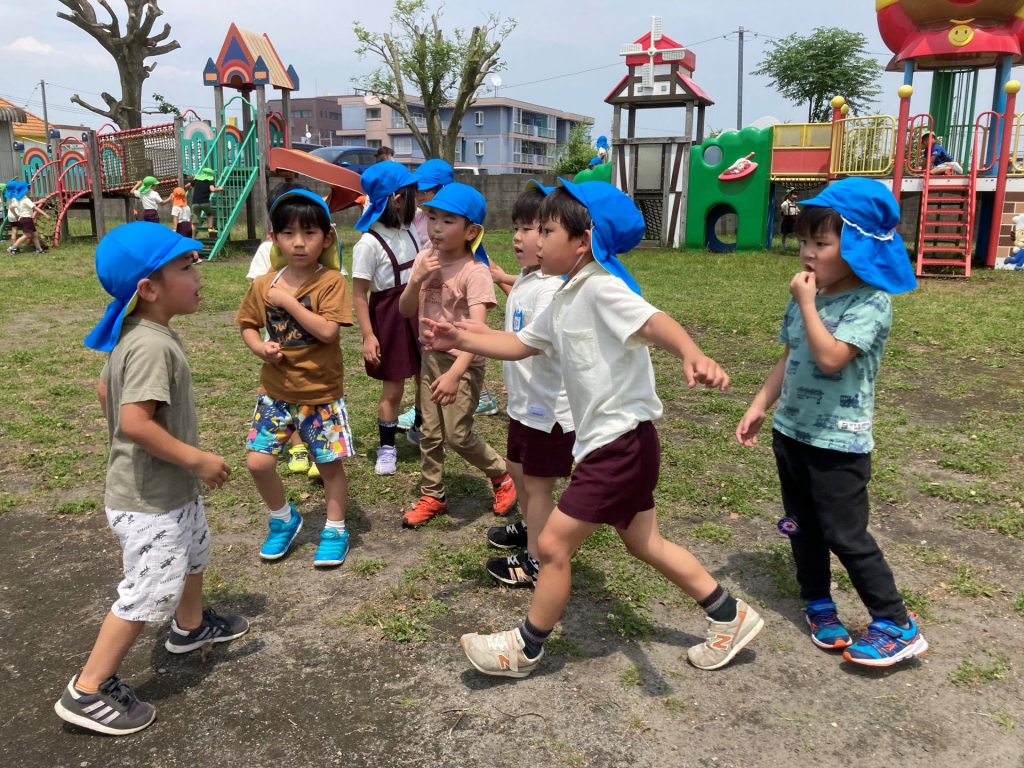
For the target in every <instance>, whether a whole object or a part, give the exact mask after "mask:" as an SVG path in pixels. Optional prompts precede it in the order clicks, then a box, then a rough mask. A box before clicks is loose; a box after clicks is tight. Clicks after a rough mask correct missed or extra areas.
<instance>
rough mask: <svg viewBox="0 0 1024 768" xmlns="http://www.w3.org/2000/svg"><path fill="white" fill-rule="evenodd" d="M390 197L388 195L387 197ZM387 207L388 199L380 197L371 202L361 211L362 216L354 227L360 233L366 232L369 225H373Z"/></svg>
mask: <svg viewBox="0 0 1024 768" xmlns="http://www.w3.org/2000/svg"><path fill="white" fill-rule="evenodd" d="M388 197H390V195H388ZM387 207H388V198H387V197H382V198H380V199H379V200H374V201H372V202H371V203H370V204H369V205H368V206H367V207H366V210H365V211H363V215H362V216H360V217H359V221H357V222H356V224H355V227H353V229H356V230H358V231H360V232H367V231H369V229H370V225H371V224H373V222H375V221H376V220H377V219H379V218H380V217H381V216H382V215H383V214H384V209H385V208H387Z"/></svg>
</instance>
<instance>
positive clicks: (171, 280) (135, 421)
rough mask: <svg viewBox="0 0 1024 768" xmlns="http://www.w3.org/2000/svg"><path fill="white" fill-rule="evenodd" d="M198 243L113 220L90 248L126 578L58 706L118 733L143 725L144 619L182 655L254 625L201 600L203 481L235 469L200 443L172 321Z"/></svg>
mask: <svg viewBox="0 0 1024 768" xmlns="http://www.w3.org/2000/svg"><path fill="white" fill-rule="evenodd" d="M199 247H200V244H199V243H198V242H196V241H195V240H187V239H185V238H183V237H181V236H180V235H177V234H175V233H174V232H171V231H170V230H169V229H167V228H166V227H161V226H159V225H157V224H152V223H143V222H140V223H133V224H125V225H124V226H121V227H118V228H117V229H115V230H113V231H111V232H110V234H108V235H107V236H106V237H105V238H103V240H102V241H101V242H100V244H99V247H98V248H97V249H96V273H97V275H98V276H99V279H100V282H101V283H102V284H103V288H104V290H106V291H107V293H109V294H110V295H111V296H113V297H114V300H113V301H112V302H110V304H108V305H107V311H106V314H105V315H104V317H103V319H102V320H101V321H100V324H99V325H97V326H96V328H94V329H93V331H92V333H90V334H89V336H88V337H86V339H85V343H86V345H87V346H89V347H91V348H92V349H96V350H99V351H101V352H110V357H109V358H108V360H107V363H106V365H104V366H103V372H102V373H101V374H100V381H99V386H98V393H99V399H100V407H101V408H102V409H103V413H104V415H105V416H106V418H107V430H108V434H109V440H110V456H109V458H108V460H107V487H106V496H105V499H104V503H105V505H106V509H107V522H108V523H109V524H110V528H111V530H113V531H114V533H116V534H117V536H118V539H119V540H120V543H121V550H122V562H123V567H124V580H123V581H121V583H120V584H119V585H118V588H117V591H118V593H119V598H118V600H117V601H116V602H115V603H114V605H113V607H112V608H111V610H110V612H109V613H108V614H107V617H106V618H105V619H104V621H103V626H102V627H101V628H100V632H99V637H97V638H96V644H95V645H94V646H93V649H92V653H91V654H90V655H89V659H88V661H86V663H85V667H84V668H83V669H82V671H81V673H79V674H77V675H75V676H74V677H73V678H72V679H71V682H70V683H68V686H67V688H65V689H64V693H63V694H62V695H61V697H60V700H59V701H57V703H56V704H55V705H54V709H55V710H56V712H57V715H58V716H60V718H61V719H62V720H66V721H67V722H69V723H73V724H75V725H78V726H81V727H82V728H88V729H89V730H92V731H96V732H98V733H106V734H111V735H115V736H120V735H125V734H129V733H135V732H136V731H141V730H142V729H143V728H146V727H147V726H149V725H150V724H151V723H152V722H153V720H154V718H155V717H156V710H155V709H154V708H153V706H152V705H151V704H146V703H144V702H141V701H139V700H138V698H137V697H136V695H135V692H134V691H133V690H132V689H131V688H130V687H129V686H128V685H126V684H125V683H123V682H121V680H120V679H118V677H117V671H118V668H119V667H120V666H121V662H122V661H123V660H124V657H125V656H127V655H128V651H129V650H130V649H131V647H132V645H133V644H134V643H135V640H136V639H137V638H138V636H139V633H140V632H141V631H142V630H143V628H144V627H145V625H146V622H162V621H166V620H167V619H168V618H171V617H172V616H173V617H174V618H173V619H172V621H171V628H170V633H169V635H168V638H167V641H166V643H165V647H166V648H167V650H168V651H170V652H171V653H187V652H188V651H194V650H196V649H198V648H202V647H203V646H205V645H207V644H208V643H223V642H226V641H228V640H233V639H234V638H236V637H240V636H242V635H244V634H245V633H246V632H248V631H249V622H248V621H246V620H245V619H244V618H242V617H241V616H219V615H218V614H217V613H216V612H215V611H213V610H212V609H210V608H207V609H205V610H204V609H203V570H204V569H205V568H206V564H207V561H208V560H209V557H210V529H209V528H208V527H207V525H206V515H205V513H204V511H203V500H202V497H201V496H200V492H201V487H200V481H202V482H203V483H205V484H206V485H208V486H209V487H211V488H219V487H220V486H221V485H223V484H224V483H225V482H226V481H227V479H228V475H229V474H230V473H231V469H230V467H228V465H227V462H225V461H224V459H222V458H221V457H220V456H217V455H215V454H212V453H206V452H205V451H201V450H199V447H198V446H199V436H198V428H197V418H196V406H195V400H194V394H193V391H192V378H191V374H190V372H189V366H188V359H187V358H186V357H185V350H184V348H183V347H182V344H181V340H180V339H179V338H178V334H176V333H175V332H174V331H172V330H171V329H170V328H169V327H168V324H169V322H170V321H171V319H173V318H174V317H175V316H176V315H190V314H192V313H194V312H196V311H198V309H199V302H200V296H199V289H200V288H201V287H202V286H201V283H200V279H199V273H198V272H197V271H196V269H195V267H193V266H192V253H193V252H194V251H195V250H196V249H197V248H199Z"/></svg>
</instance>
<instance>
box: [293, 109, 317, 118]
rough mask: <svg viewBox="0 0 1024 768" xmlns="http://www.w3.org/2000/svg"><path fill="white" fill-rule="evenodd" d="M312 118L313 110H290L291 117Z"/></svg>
mask: <svg viewBox="0 0 1024 768" xmlns="http://www.w3.org/2000/svg"><path fill="white" fill-rule="evenodd" d="M312 116H313V110H312V109H293V110H292V117H312Z"/></svg>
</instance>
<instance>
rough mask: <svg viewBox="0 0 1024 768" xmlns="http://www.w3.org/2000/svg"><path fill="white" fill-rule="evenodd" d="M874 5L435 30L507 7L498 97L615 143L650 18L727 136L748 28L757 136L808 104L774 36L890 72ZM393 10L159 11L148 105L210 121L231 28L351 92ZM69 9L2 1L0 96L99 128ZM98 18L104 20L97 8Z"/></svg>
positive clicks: (523, 8) (863, 1)
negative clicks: (365, 51) (787, 94)
mask: <svg viewBox="0 0 1024 768" xmlns="http://www.w3.org/2000/svg"><path fill="white" fill-rule="evenodd" d="M428 2H429V0H428ZM110 4H111V6H112V7H113V8H114V9H115V11H118V12H119V13H120V14H121V16H122V20H123V17H124V15H126V14H124V13H121V12H123V11H124V6H123V2H122V0H110ZM430 5H431V6H432V7H437V6H438V5H439V3H438V2H432V3H430ZM874 5H875V4H874V0H786V2H765V1H764V0H715V1H712V0H685V1H684V2H678V1H676V2H660V3H637V4H636V5H634V4H633V3H624V2H621V1H620V2H612V1H611V0H589V2H586V3H575V2H551V0H519V1H518V2H516V3H498V2H495V0H446V2H445V3H444V8H443V16H442V19H441V26H442V28H443V29H445V30H451V29H453V28H455V27H461V28H466V29H468V28H471V27H472V26H473V25H474V24H479V23H482V22H484V21H485V18H486V14H487V13H489V12H492V11H494V12H497V11H498V9H499V8H504V9H507V10H506V11H505V13H506V14H507V15H510V16H512V17H513V18H514V19H515V20H516V21H517V22H518V26H517V27H516V29H515V30H514V31H513V32H512V34H511V35H510V36H509V37H508V39H507V40H506V41H505V43H504V44H503V45H502V48H501V56H502V58H503V60H504V62H505V64H506V67H505V69H504V70H503V71H502V72H501V78H502V80H503V84H502V86H501V88H500V95H501V96H507V97H509V98H516V99H520V100H522V101H529V102H533V103H536V104H540V105H543V106H547V107H552V108H556V109H561V110H565V111H568V112H576V113H580V114H584V115H590V116H592V117H594V118H595V119H596V130H595V136H596V135H598V134H602V133H607V134H609V135H610V133H611V117H612V108H611V107H610V106H608V105H607V104H605V103H604V98H605V97H606V96H607V95H608V93H609V92H610V91H611V90H612V88H613V87H614V86H615V85H616V84H617V83H618V81H619V80H620V79H621V78H622V76H624V75H625V74H626V66H625V61H624V60H623V59H621V58H620V57H619V55H618V52H619V48H620V46H621V45H622V44H624V43H631V42H633V41H634V40H637V39H638V38H640V37H641V36H642V35H644V34H645V33H646V32H647V31H649V29H650V24H651V15H654V14H660V15H661V16H662V18H663V29H664V33H665V34H666V35H668V36H669V37H671V38H673V39H675V40H676V41H678V42H680V43H682V44H683V45H686V46H688V47H692V49H693V51H694V53H695V54H696V56H697V68H696V73H695V79H696V81H697V83H698V84H699V85H700V86H701V87H702V88H703V89H704V90H705V91H706V92H707V93H708V94H709V95H710V96H711V98H712V99H714V100H715V102H716V103H715V105H714V106H713V107H710V108H709V109H708V112H707V127H708V128H709V129H731V128H735V127H736V107H737V63H738V62H737V57H738V45H737V42H736V39H737V35H736V34H735V31H736V30H737V29H738V27H739V26H740V25H743V26H744V27H745V28H746V44H745V51H744V70H745V71H746V74H745V75H744V85H743V88H744V99H743V123H744V124H745V125H749V124H750V123H752V122H753V121H755V120H757V119H758V118H760V117H764V116H772V117H775V118H777V119H779V120H781V121H783V122H802V121H804V120H806V105H803V104H799V105H798V104H792V103H790V102H787V101H785V100H784V99H783V98H782V97H781V96H779V95H778V94H777V93H776V92H775V91H774V90H773V89H772V88H771V87H770V85H769V81H768V79H767V78H763V77H755V76H753V75H750V74H749V73H750V72H751V71H752V70H754V69H756V68H757V66H758V63H759V62H760V60H761V58H762V56H763V54H764V52H765V51H766V50H768V46H769V40H770V37H776V38H778V37H785V36H786V35H789V34H791V33H793V32H796V33H798V34H808V33H810V32H811V31H812V30H813V29H814V28H815V27H819V26H839V27H844V28H846V29H849V30H853V31H858V32H862V33H864V34H865V35H866V36H867V39H868V50H869V51H870V52H872V54H875V55H876V58H877V59H878V60H879V61H880V62H881V63H883V64H885V63H886V62H887V61H888V60H889V58H890V57H891V55H890V54H888V53H887V51H886V48H885V46H884V45H883V43H882V41H881V37H880V36H879V34H878V28H877V24H876V20H875V11H874ZM391 7H392V6H391V4H390V3H388V2H379V3H365V2H359V3H356V2H352V0H341V1H340V2H338V1H336V2H333V3H330V4H317V3H310V2H304V1H303V0H297V2H296V1H295V0H293V2H292V3H289V4H288V5H287V6H283V5H282V4H281V3H271V2H265V1H264V0H244V1H243V0H216V2H210V1H209V0H203V1H202V2H200V1H198V0H163V4H162V8H163V10H164V16H163V17H162V18H161V19H160V20H159V21H158V23H157V25H156V26H157V28H159V24H160V22H167V23H169V24H170V25H171V30H172V39H176V40H177V41H178V42H179V43H181V48H180V49H179V50H176V51H173V52H172V53H170V54H167V55H165V56H160V57H158V58H157V59H155V61H158V62H159V64H158V66H157V68H156V70H155V71H154V72H153V74H152V75H151V76H150V78H149V79H148V80H147V81H146V82H145V84H144V86H143V99H144V106H147V107H155V102H154V101H153V99H152V96H153V94H155V93H159V94H161V95H163V96H164V97H165V98H166V99H167V100H168V101H170V102H171V103H173V104H175V105H177V106H178V107H179V108H181V109H194V110H195V111H196V112H197V113H198V114H199V116H200V117H203V118H206V119H211V118H212V117H213V91H212V89H211V88H207V87H205V86H203V85H202V70H203V67H204V66H205V64H206V61H207V59H208V58H211V57H216V55H217V53H218V52H219V50H220V46H221V44H222V42H223V40H224V36H225V34H226V33H227V30H228V27H229V25H230V24H231V23H232V22H235V23H236V24H238V26H239V27H241V28H243V29H248V30H251V31H254V32H261V33H263V32H265V33H267V34H268V35H269V36H270V39H271V41H272V42H273V43H274V46H275V48H276V49H277V52H278V54H279V55H280V56H281V59H282V60H283V61H284V63H285V65H286V66H287V65H289V64H291V65H293V66H294V67H295V69H296V70H297V72H298V74H299V78H300V81H301V82H300V85H301V89H300V91H299V92H298V93H297V96H299V97H309V96H312V95H314V94H319V95H324V94H328V93H329V94H334V95H340V94H344V93H351V92H352V88H353V82H352V78H353V77H359V76H361V75H365V74H367V73H369V72H370V71H372V70H373V69H374V68H375V67H376V66H377V62H376V61H375V60H374V59H373V58H372V57H367V58H365V59H363V60H360V58H359V57H358V56H357V55H356V54H355V52H354V51H355V48H356V40H355V35H354V33H353V31H352V27H353V22H355V21H359V22H361V23H362V24H363V25H364V26H366V27H367V28H370V29H374V30H379V31H384V30H386V29H387V28H388V27H389V25H390V20H389V16H390V13H391ZM285 8H292V9H293V12H287V11H286V10H285ZM61 10H64V7H63V6H62V5H60V4H59V3H57V2H56V0H37V1H36V2H33V3H26V2H14V1H13V0H0V18H2V19H3V20H4V23H3V25H2V26H0V55H2V56H3V61H4V64H3V75H2V77H0V96H2V97H3V98H6V99H8V100H9V101H12V102H14V103H15V104H18V105H19V106H26V107H27V108H28V109H29V110H30V111H32V112H35V113H36V114H39V115H41V114H42V105H41V100H40V90H39V88H38V86H39V81H40V80H46V83H47V85H46V96H47V102H48V107H49V114H50V119H51V122H54V123H65V124H75V125H79V124H84V125H89V126H92V127H99V126H100V125H101V124H102V123H103V122H104V121H103V119H102V118H100V117H98V116H96V115H93V114H92V113H89V112H87V111H86V110H84V109H83V108H82V107H79V106H77V105H75V104H72V103H71V102H70V101H69V99H70V97H71V96H72V94H74V93H76V92H77V93H79V94H80V95H81V96H82V98H83V99H84V100H86V101H89V102H90V103H93V104H96V105H99V106H102V105H103V102H102V99H100V97H99V95H98V94H99V93H100V92H101V91H109V92H110V93H112V94H114V95H115V96H119V95H120V86H119V81H118V77H117V68H116V65H115V63H114V60H113V59H112V58H111V56H110V55H109V54H108V53H107V52H106V51H104V50H103V49H102V48H101V47H100V46H99V44H98V43H97V42H96V41H95V40H93V39H92V38H91V37H89V36H88V35H87V34H86V33H85V32H83V31H82V30H80V29H78V28H77V27H75V26H74V25H72V24H71V23H69V22H67V21H64V20H62V19H58V18H57V16H56V13H57V12H58V11H61ZM97 14H98V15H100V16H101V17H103V16H104V12H103V10H102V9H101V8H99V7H98V6H97ZM122 26H123V23H122ZM730 33H732V34H730ZM585 70H589V71H585ZM575 73H578V74H575ZM986 74H988V78H987V79H986V77H985V75H986ZM901 83H902V76H901V75H897V74H895V73H886V74H885V75H883V76H882V79H881V83H880V84H881V87H882V89H883V93H882V95H881V96H880V97H879V102H878V104H877V105H876V106H877V109H879V110H880V111H882V112H885V113H888V114H894V113H895V111H896V110H897V103H898V99H897V97H896V89H897V88H898V87H899V85H900V84H901ZM991 83H992V79H991V73H990V72H989V73H983V75H982V86H981V90H980V91H979V94H984V96H982V97H981V98H979V110H981V109H984V108H986V107H987V102H988V99H989V96H988V94H989V93H990V92H991V87H992V86H991ZM928 87H929V80H928V77H927V76H922V75H919V76H918V79H917V80H915V92H916V93H915V96H914V102H913V105H912V108H913V111H915V112H917V111H925V110H926V109H927V106H928ZM268 98H273V96H269V97H268ZM982 104H984V105H985V106H981V105H982ZM682 119H683V113H682V111H679V110H645V111H641V113H640V117H639V119H638V123H637V125H638V135H639V136H659V135H675V134H678V133H681V132H682V128H681V125H682ZM165 120H166V118H165V117H163V116H161V117H152V116H149V117H147V118H146V119H145V121H146V122H147V123H149V122H162V121H165Z"/></svg>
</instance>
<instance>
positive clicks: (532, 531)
mask: <svg viewBox="0 0 1024 768" xmlns="http://www.w3.org/2000/svg"><path fill="white" fill-rule="evenodd" d="M544 197H545V194H544V191H543V190H541V189H540V188H538V187H537V186H535V185H531V186H530V187H529V188H528V189H527V190H526V191H525V192H523V194H521V195H520V196H519V198H518V199H517V200H516V202H515V204H514V205H513V206H512V232H513V236H512V250H513V251H514V252H515V255H516V261H518V262H519V266H521V267H522V271H521V272H520V273H519V275H518V276H517V277H515V278H513V279H512V285H511V287H509V286H508V282H509V279H510V278H511V275H505V274H504V271H503V270H502V269H501V267H498V266H497V265H496V264H494V263H493V262H492V264H491V275H492V278H493V279H494V281H495V284H496V285H498V286H499V287H500V288H501V289H502V290H503V291H505V292H506V293H507V294H508V301H507V302H506V303H505V331H506V332H511V333H518V332H519V331H521V330H523V328H526V327H527V326H529V325H530V323H532V322H533V321H534V320H536V319H537V318H538V317H540V316H541V314H542V313H543V312H544V310H545V309H547V306H548V305H549V304H550V303H551V302H552V300H553V299H554V297H555V294H556V293H557V292H558V289H559V288H560V287H561V286H562V284H563V282H564V281H563V280H562V277H561V275H546V274H544V272H543V271H541V268H540V261H539V260H538V259H537V249H538V241H539V239H540V209H541V205H542V204H543V202H544ZM481 330H482V329H481ZM503 369H504V377H505V388H506V389H507V390H508V417H509V425H508V446H507V448H506V453H505V463H506V464H507V465H508V472H509V474H510V475H512V480H513V481H515V485H516V495H517V496H518V497H519V509H520V510H521V511H522V513H523V519H522V520H521V521H519V522H517V523H513V524H512V525H508V526H498V527H495V528H491V529H490V530H489V531H488V532H487V540H488V542H490V544H491V545H492V546H494V547H498V548H499V549H520V550H522V549H523V548H524V547H525V549H526V552H520V553H517V554H513V555H509V556H508V557H492V558H490V559H489V560H488V561H487V572H488V573H489V574H491V577H492V578H494V579H496V580H497V581H500V582H502V583H504V584H508V585H509V586H512V587H523V586H531V587H532V586H535V585H536V583H537V572H538V570H539V569H540V562H539V560H538V547H537V540H538V538H539V537H540V532H541V531H542V530H544V526H545V524H546V523H547V521H548V518H549V517H550V516H551V511H552V510H553V509H554V508H555V500H554V491H555V479H556V478H559V477H569V475H570V474H571V473H572V447H573V444H574V443H575V442H576V432H575V431H574V427H573V421H572V412H571V411H570V409H569V400H568V398H567V397H566V394H565V385H564V384H563V383H562V365H561V363H560V362H559V361H558V360H557V359H555V358H551V357H546V356H536V357H527V358H526V359H524V360H515V361H506V362H505V364H504V365H503Z"/></svg>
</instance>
